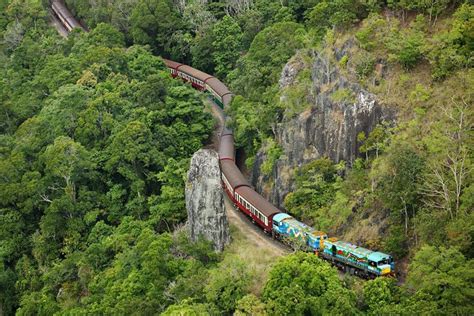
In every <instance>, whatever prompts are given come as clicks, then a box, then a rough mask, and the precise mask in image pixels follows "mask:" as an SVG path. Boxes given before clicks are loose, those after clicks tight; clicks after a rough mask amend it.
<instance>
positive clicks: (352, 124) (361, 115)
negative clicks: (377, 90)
mask: <svg viewBox="0 0 474 316" xmlns="http://www.w3.org/2000/svg"><path fill="white" fill-rule="evenodd" d="M350 45H351V44H350V43H349V44H348V45H346V46H347V47H343V49H342V52H340V51H339V52H336V53H337V54H335V52H333V55H332V56H328V53H327V52H321V53H315V52H314V56H313V58H312V60H313V61H312V63H311V64H306V66H302V65H303V64H304V61H303V59H304V58H303V57H300V55H296V56H295V57H294V58H293V59H292V60H291V61H290V62H289V63H288V64H287V65H286V66H285V67H284V69H283V71H282V75H281V78H280V81H279V84H280V89H283V88H285V89H288V87H290V88H291V86H292V85H295V84H297V83H295V82H297V79H296V78H297V74H298V72H299V71H301V70H302V69H308V67H309V68H310V69H311V83H310V84H309V85H308V86H309V88H308V91H307V93H306V99H307V100H306V102H307V103H308V104H310V107H308V108H307V109H306V110H305V111H304V112H302V113H300V114H298V115H296V117H295V116H293V117H291V118H284V119H283V121H282V122H281V123H279V124H278V125H277V126H276V128H275V129H274V131H275V133H276V140H277V142H278V144H279V146H281V148H282V151H283V154H282V155H281V157H280V159H278V160H277V161H276V163H275V165H274V166H273V170H272V174H271V175H270V176H265V175H262V173H261V171H260V168H261V165H262V164H263V162H264V161H265V159H266V154H265V152H264V150H262V151H260V152H259V153H258V154H257V157H256V163H255V164H254V168H253V170H252V183H253V185H254V186H255V187H256V188H257V190H258V191H259V192H261V193H262V194H263V195H264V196H266V197H267V198H268V199H269V200H270V201H271V202H273V203H274V204H276V205H278V206H280V207H282V206H283V200H284V198H285V196H286V195H287V194H288V192H291V191H292V190H293V189H294V180H293V172H294V170H295V169H296V168H297V167H300V166H301V165H303V164H305V163H308V162H310V161H312V160H314V159H317V158H320V157H329V158H331V159H332V160H333V161H335V162H339V161H341V160H344V161H346V163H347V165H348V166H350V165H351V163H352V162H353V161H354V160H355V159H356V158H357V157H358V156H359V152H358V147H359V146H360V145H361V144H358V142H357V135H358V134H359V133H360V132H365V133H366V135H368V133H369V132H370V131H371V130H372V129H373V128H374V127H375V126H376V125H377V124H378V123H380V122H381V121H383V120H392V119H393V113H392V112H391V111H390V110H389V109H387V108H384V107H382V106H381V105H380V104H379V103H378V101H377V98H376V96H375V95H374V94H372V93H370V92H368V91H367V90H365V89H364V88H363V87H362V86H361V85H359V84H358V83H357V82H353V81H350V80H348V79H346V78H345V77H344V76H343V75H342V74H341V72H340V71H339V69H338V67H337V66H336V65H335V61H337V60H336V59H337V56H335V55H340V58H342V56H344V55H345V52H344V50H347V49H349V48H350ZM340 58H339V59H340ZM306 59H307V58H306ZM284 98H286V96H285V90H282V93H281V97H280V100H282V99H284Z"/></svg>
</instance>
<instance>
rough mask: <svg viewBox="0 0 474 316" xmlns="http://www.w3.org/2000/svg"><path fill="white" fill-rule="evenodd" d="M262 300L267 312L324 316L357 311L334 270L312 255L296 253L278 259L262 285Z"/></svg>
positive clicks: (348, 291)
mask: <svg viewBox="0 0 474 316" xmlns="http://www.w3.org/2000/svg"><path fill="white" fill-rule="evenodd" d="M263 299H264V302H265V304H266V309H267V312H268V314H270V315H305V314H315V315H323V314H330V313H335V312H337V313H339V314H352V313H355V312H356V309H355V300H354V295H353V293H352V292H351V291H350V290H348V289H346V288H344V286H343V285H342V283H341V281H340V280H339V278H338V275H337V271H336V270H335V269H334V268H332V267H331V266H330V265H329V264H328V263H327V262H324V261H322V260H321V259H319V258H318V257H316V256H315V255H314V254H308V253H303V252H298V253H296V254H292V255H288V256H286V257H283V258H281V259H280V260H278V262H277V263H276V264H275V265H274V266H273V268H272V270H271V271H270V276H269V279H268V281H267V283H266V284H265V287H264V291H263Z"/></svg>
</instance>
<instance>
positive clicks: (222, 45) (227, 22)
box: [212, 15, 242, 78]
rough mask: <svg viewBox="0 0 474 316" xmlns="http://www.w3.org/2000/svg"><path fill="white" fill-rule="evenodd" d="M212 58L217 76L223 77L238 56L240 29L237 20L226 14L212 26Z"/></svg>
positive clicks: (232, 67) (240, 37)
mask: <svg viewBox="0 0 474 316" xmlns="http://www.w3.org/2000/svg"><path fill="white" fill-rule="evenodd" d="M212 33H213V42H212V46H213V48H214V51H213V54H212V56H213V59H214V63H215V65H216V74H217V76H218V77H221V78H225V77H226V76H227V74H229V72H230V71H231V70H233V69H234V67H235V63H236V61H237V59H238V58H239V56H240V49H241V40H242V31H241V29H240V26H239V25H238V24H237V22H236V21H235V20H234V19H233V18H232V17H230V16H228V15H226V16H224V18H223V19H222V20H221V21H218V22H217V23H216V24H215V25H214V27H213V28H212Z"/></svg>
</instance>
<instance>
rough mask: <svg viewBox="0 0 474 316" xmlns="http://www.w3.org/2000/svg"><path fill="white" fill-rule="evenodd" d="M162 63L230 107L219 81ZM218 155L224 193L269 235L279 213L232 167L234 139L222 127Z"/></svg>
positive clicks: (169, 61)
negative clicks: (274, 218) (274, 219)
mask: <svg viewBox="0 0 474 316" xmlns="http://www.w3.org/2000/svg"><path fill="white" fill-rule="evenodd" d="M164 61H165V64H166V66H167V67H168V69H169V71H170V73H171V75H172V76H173V77H180V78H182V79H183V80H185V81H188V82H190V83H191V84H192V85H193V87H195V88H197V89H199V90H206V91H209V92H210V93H211V95H212V96H213V98H214V100H216V101H217V103H219V104H220V105H221V106H223V107H226V106H228V105H229V104H230V101H231V100H232V93H231V92H230V90H229V89H228V88H227V87H226V86H225V85H224V84H223V83H222V82H221V81H220V80H219V79H217V78H215V77H213V76H211V75H208V74H206V73H204V72H202V71H200V70H197V69H194V68H192V67H190V66H187V65H183V64H180V63H177V62H174V61H171V60H168V59H164ZM222 115H223V114H222ZM224 121H225V118H224ZM218 152H219V160H220V165H221V171H222V184H223V187H224V190H225V192H226V193H227V195H228V196H229V198H230V199H231V200H232V202H233V203H234V205H236V206H237V207H238V208H239V209H240V210H241V211H242V212H243V213H244V214H246V215H247V216H249V217H250V218H251V219H252V221H253V222H255V223H257V224H258V225H259V226H260V227H262V228H263V230H264V231H265V232H267V233H271V232H272V220H273V216H274V215H275V214H278V213H281V211H280V210H279V209H277V208H276V207H275V206H274V205H273V204H271V203H269V202H268V201H267V200H265V199H264V198H263V197H262V196H261V195H260V194H258V193H257V192H256V191H255V190H254V189H253V188H252V187H251V186H250V183H249V182H248V181H247V179H245V177H244V176H243V175H242V173H241V172H240V170H239V168H238V167H237V165H236V164H235V148H234V136H233V133H232V130H231V129H229V128H228V127H226V126H225V124H224V127H223V129H222V131H221V137H220V143H219V149H218Z"/></svg>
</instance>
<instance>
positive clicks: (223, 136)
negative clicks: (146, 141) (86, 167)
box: [51, 1, 395, 278]
mask: <svg viewBox="0 0 474 316" xmlns="http://www.w3.org/2000/svg"><path fill="white" fill-rule="evenodd" d="M51 8H52V11H53V13H54V15H55V16H56V17H57V18H58V19H59V21H60V22H61V23H62V24H63V26H64V27H65V29H66V30H67V31H68V32H69V31H71V30H72V29H73V28H82V29H84V27H83V26H82V25H81V24H80V23H79V22H78V21H77V20H76V19H75V17H74V16H73V15H72V14H71V12H70V11H69V10H68V9H67V7H66V6H65V5H64V3H63V2H60V1H53V2H52V5H51ZM84 30H85V29H84ZM163 60H164V63H165V65H166V67H167V68H168V70H169V72H170V73H171V75H172V76H173V77H175V78H181V79H182V80H183V81H186V82H189V83H190V84H191V85H192V86H193V87H194V88H196V89H198V90H200V91H206V92H208V93H210V95H211V96H212V98H213V99H214V100H215V102H216V103H217V104H219V105H220V106H221V107H222V108H226V107H227V106H228V105H229V104H230V102H231V100H232V96H233V95H232V92H231V91H230V90H229V89H228V88H227V87H226V85H225V84H223V83H222V82H221V81H220V80H219V79H217V78H216V77H214V76H212V75H209V74H206V73H204V72H202V71H200V70H197V69H195V68H193V67H190V66H188V65H184V64H181V63H178V62H175V61H171V60H167V59H163ZM220 115H224V114H223V113H221V114H220ZM223 119H224V122H225V120H226V118H225V117H223ZM218 152H219V160H220V167H221V172H222V184H223V188H224V190H225V192H226V193H227V195H228V196H229V198H230V199H231V200H232V202H233V203H234V205H235V206H236V207H237V208H238V209H239V210H240V211H242V212H243V213H244V214H246V215H247V216H248V217H249V218H250V219H251V220H252V221H253V222H255V223H256V224H257V225H258V226H260V227H261V228H262V229H263V231H264V232H265V233H267V234H269V235H271V236H273V237H274V238H277V239H282V240H289V241H292V242H297V243H299V244H300V245H303V246H304V247H303V248H305V249H306V250H309V251H312V252H314V253H315V254H317V255H319V256H320V257H321V258H324V259H325V260H328V261H330V262H331V263H332V264H333V265H335V266H337V267H338V268H340V269H342V270H344V271H346V272H348V273H351V274H355V275H358V276H361V277H365V278H374V277H376V276H381V275H391V276H393V275H394V274H395V273H394V271H395V263H394V261H393V258H392V257H391V256H390V255H388V254H385V253H382V252H377V251H372V250H369V249H366V248H362V247H359V246H357V245H354V244H351V243H349V242H345V241H340V240H337V238H334V237H331V238H328V236H327V235H326V234H325V233H324V232H321V231H317V230H315V229H314V228H312V227H310V226H308V225H306V224H304V223H302V222H300V221H298V220H296V219H295V218H293V217H292V216H291V215H289V214H287V213H284V212H282V211H281V210H279V209H278V208H277V207H275V206H274V205H273V204H271V203H270V202H268V201H267V200H266V199H265V198H264V197H262V196H261V195H260V194H259V193H257V192H256V191H255V190H254V189H253V188H252V186H251V184H250V183H249V182H248V181H247V179H246V178H245V177H244V175H243V174H242V173H241V172H240V170H239V168H238V167H237V165H236V163H235V148H234V136H233V133H232V130H231V129H229V128H228V127H226V124H225V123H224V127H223V129H222V131H221V133H220V143H219V148H218Z"/></svg>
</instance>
